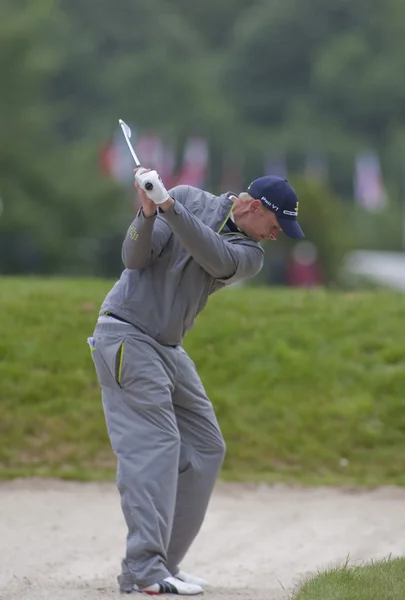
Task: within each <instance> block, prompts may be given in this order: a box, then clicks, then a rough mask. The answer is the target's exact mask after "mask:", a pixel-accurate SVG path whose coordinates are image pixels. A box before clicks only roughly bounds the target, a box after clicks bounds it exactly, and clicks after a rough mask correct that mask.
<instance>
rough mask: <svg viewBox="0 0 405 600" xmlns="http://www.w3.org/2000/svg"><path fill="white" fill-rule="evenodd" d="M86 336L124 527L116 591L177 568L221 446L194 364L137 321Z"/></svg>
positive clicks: (200, 515) (101, 327) (199, 518)
mask: <svg viewBox="0 0 405 600" xmlns="http://www.w3.org/2000/svg"><path fill="white" fill-rule="evenodd" d="M93 336H94V337H93V338H92V339H91V338H90V341H91V346H93V348H92V357H93V362H94V365H95V369H96V373H97V377H98V380H99V383H100V386H101V390H102V401H103V408H104V414H105V419H106V425H107V431H108V434H109V438H110V441H111V446H112V449H113V451H114V454H115V455H116V457H117V486H118V489H119V492H120V496H121V507H122V511H123V514H124V517H125V520H126V524H127V527H128V535H127V543H126V555H125V558H124V559H123V561H122V573H121V575H120V576H119V577H118V581H119V583H120V587H121V590H122V591H130V590H131V589H132V586H133V584H134V583H135V584H137V585H138V586H140V587H146V586H148V585H151V584H152V583H155V582H157V581H159V580H161V579H164V578H165V577H168V576H170V575H173V574H175V572H176V571H177V570H178V566H179V564H180V562H181V560H182V559H183V558H184V556H185V554H186V553H187V551H188V549H189V547H190V545H191V544H192V542H193V540H194V538H195V537H196V535H197V533H198V531H199V530H200V527H201V525H202V522H203V520H204V516H205V513H206V510H207V506H208V503H209V500H210V497H211V494H212V490H213V487H214V484H215V481H216V479H217V476H218V473H219V470H220V468H221V465H222V462H223V458H224V455H225V444H224V440H223V437H222V434H221V431H220V428H219V425H218V422H217V419H216V417H215V414H214V410H213V407H212V404H211V402H210V400H209V399H208V398H207V395H206V393H205V390H204V387H203V384H202V383H201V380H200V378H199V376H198V373H197V371H196V368H195V365H194V363H193V362H192V360H191V359H190V357H189V356H188V355H187V353H186V352H185V351H184V349H183V348H181V347H180V346H178V347H176V348H171V347H168V346H162V345H161V344H159V343H158V342H156V341H155V340H154V339H153V338H151V337H149V336H147V335H145V334H143V333H141V332H140V331H139V330H137V329H135V328H134V327H132V326H130V325H126V324H121V323H115V322H111V323H105V324H104V323H103V324H97V325H96V328H95V331H94V334H93Z"/></svg>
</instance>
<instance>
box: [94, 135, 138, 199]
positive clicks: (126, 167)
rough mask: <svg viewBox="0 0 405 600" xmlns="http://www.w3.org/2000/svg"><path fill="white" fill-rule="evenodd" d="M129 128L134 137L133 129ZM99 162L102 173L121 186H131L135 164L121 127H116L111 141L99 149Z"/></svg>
mask: <svg viewBox="0 0 405 600" xmlns="http://www.w3.org/2000/svg"><path fill="white" fill-rule="evenodd" d="M130 127H131V131H132V136H133V137H135V136H134V128H133V126H132V125H130ZM99 162H100V167H101V170H102V171H103V173H105V174H107V175H109V176H110V177H113V178H114V179H115V180H116V181H118V182H119V183H121V184H122V185H125V186H128V187H131V186H132V184H133V170H134V168H135V163H134V159H133V158H132V155H131V153H130V151H129V148H128V146H127V143H126V141H125V138H124V136H123V134H122V130H121V127H117V130H116V131H115V133H114V136H113V138H112V140H109V141H108V142H106V143H105V144H104V145H103V146H102V147H101V148H100V153H99Z"/></svg>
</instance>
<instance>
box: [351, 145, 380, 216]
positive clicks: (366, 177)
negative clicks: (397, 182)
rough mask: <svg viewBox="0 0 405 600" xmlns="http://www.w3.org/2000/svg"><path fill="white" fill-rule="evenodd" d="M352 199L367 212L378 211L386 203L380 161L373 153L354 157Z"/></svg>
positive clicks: (364, 153) (363, 153)
mask: <svg viewBox="0 0 405 600" xmlns="http://www.w3.org/2000/svg"><path fill="white" fill-rule="evenodd" d="M354 197H355V200H356V202H357V203H358V204H361V205H362V206H363V207H364V208H366V209H367V210H369V211H379V210H381V209H382V208H383V207H384V206H385V205H386V203H387V196H386V192H385V189H384V184H383V180H382V173H381V165H380V160H379V158H378V155H377V154H376V153H375V152H362V153H359V154H358V155H357V156H356V164H355V174H354Z"/></svg>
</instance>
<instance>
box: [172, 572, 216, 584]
mask: <svg viewBox="0 0 405 600" xmlns="http://www.w3.org/2000/svg"><path fill="white" fill-rule="evenodd" d="M175 577H176V578H177V579H180V581H184V583H193V584H194V585H199V586H200V587H202V588H205V587H206V586H207V585H208V582H207V581H205V579H203V578H202V577H197V576H196V575H190V573H185V572H184V571H181V570H180V571H177V573H176V574H175Z"/></svg>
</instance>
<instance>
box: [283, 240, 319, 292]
mask: <svg viewBox="0 0 405 600" xmlns="http://www.w3.org/2000/svg"><path fill="white" fill-rule="evenodd" d="M286 279H287V284H288V285H291V286H294V287H313V286H317V285H320V284H321V283H322V274H321V269H320V265H319V262H318V251H317V249H316V246H315V245H314V244H313V243H312V242H309V241H307V240H305V241H302V242H298V243H297V244H295V246H294V248H293V250H292V252H291V257H290V260H289V261H288V262H287V273H286Z"/></svg>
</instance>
